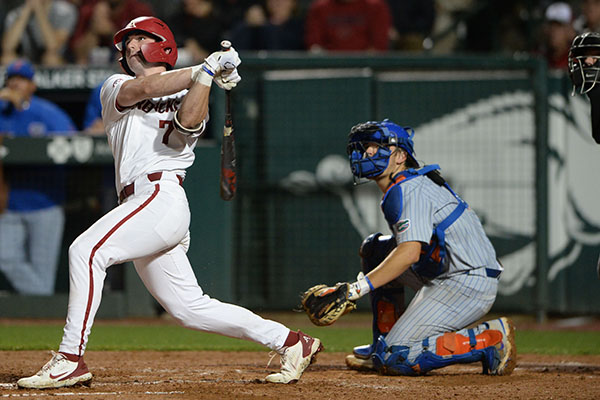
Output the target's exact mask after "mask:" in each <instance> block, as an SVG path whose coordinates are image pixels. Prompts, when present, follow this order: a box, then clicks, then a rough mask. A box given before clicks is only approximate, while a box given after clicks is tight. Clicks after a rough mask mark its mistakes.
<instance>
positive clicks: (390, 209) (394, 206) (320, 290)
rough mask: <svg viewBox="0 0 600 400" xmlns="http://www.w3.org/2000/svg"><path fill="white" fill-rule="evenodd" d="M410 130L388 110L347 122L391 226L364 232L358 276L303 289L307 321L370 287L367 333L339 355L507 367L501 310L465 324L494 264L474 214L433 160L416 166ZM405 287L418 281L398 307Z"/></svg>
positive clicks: (358, 159) (335, 313) (364, 364)
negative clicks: (388, 116)
mask: <svg viewBox="0 0 600 400" xmlns="http://www.w3.org/2000/svg"><path fill="white" fill-rule="evenodd" d="M413 136H414V131H413V130H412V129H410V128H402V127H401V126H399V125H396V124H395V123H393V122H390V121H388V120H383V121H380V122H373V121H371V122H365V123H363V124H359V125H356V126H354V127H353V128H352V130H351V131H350V135H349V141H348V149H347V151H348V157H349V159H350V165H351V168H352V173H353V174H354V177H355V180H357V179H358V178H368V179H370V180H372V181H375V183H376V184H377V185H378V186H379V188H380V189H381V191H382V192H383V193H384V196H383V200H382V203H381V208H382V211H383V213H384V215H385V219H386V220H387V222H388V224H389V226H390V228H391V231H392V233H393V235H391V236H383V235H382V234H381V233H376V234H373V235H371V236H369V237H368V238H366V239H365V240H364V241H363V243H362V246H361V248H360V256H361V259H362V271H361V273H359V275H358V277H357V280H356V282H353V283H338V284H337V285H335V286H333V287H326V286H324V285H318V286H315V287H313V288H311V289H309V290H307V292H306V293H305V294H304V295H303V299H302V304H303V307H304V309H305V310H306V311H307V313H308V315H309V317H310V318H311V320H312V321H313V322H314V323H315V324H317V325H328V324H331V323H333V322H335V321H336V320H337V319H338V318H339V317H340V316H342V315H343V314H344V313H346V312H348V311H351V310H352V309H353V308H354V301H356V300H357V299H359V298H361V297H362V296H364V295H366V294H367V293H369V296H370V300H371V308H372V312H373V342H372V343H371V344H368V345H364V346H358V347H355V348H354V351H353V354H352V355H348V356H347V357H346V364H347V365H348V367H350V368H352V369H357V370H377V371H378V372H379V373H382V374H388V375H421V374H425V373H427V372H428V371H431V370H433V369H437V368H442V367H445V366H447V365H451V364H457V363H472V362H481V363H482V365H483V373H484V374H492V375H508V374H510V373H512V371H513V369H514V368H515V365H516V347H515V342H514V326H513V324H512V322H511V321H510V320H509V319H507V318H505V317H502V318H498V319H494V320H490V321H487V322H484V323H482V324H479V325H474V326H471V325H472V324H474V323H475V322H476V321H478V320H480V319H481V318H482V317H483V316H485V314H486V313H487V312H488V311H489V310H490V308H491V307H492V305H493V304H494V301H495V299H496V293H497V290H498V278H499V276H500V274H501V272H502V266H501V265H500V263H499V262H498V261H497V259H496V252H495V250H494V248H493V246H492V244H491V242H490V241H489V239H488V238H487V236H486V234H485V233H484V230H483V227H482V226H481V223H480V221H479V218H478V217H477V215H475V212H474V211H473V210H471V209H470V208H469V207H468V205H467V203H466V202H465V201H464V200H462V199H461V198H460V197H459V196H458V195H457V194H456V193H455V192H454V191H453V190H452V189H451V188H450V186H449V185H448V184H447V183H446V182H445V181H444V179H443V178H442V176H441V175H440V174H439V172H438V169H439V166H438V165H429V166H424V167H422V168H420V167H419V163H418V162H417V160H416V158H415V153H414V147H413ZM404 287H410V288H412V289H413V290H415V291H416V294H415V297H414V298H413V300H412V301H411V302H410V304H409V305H408V307H406V309H404Z"/></svg>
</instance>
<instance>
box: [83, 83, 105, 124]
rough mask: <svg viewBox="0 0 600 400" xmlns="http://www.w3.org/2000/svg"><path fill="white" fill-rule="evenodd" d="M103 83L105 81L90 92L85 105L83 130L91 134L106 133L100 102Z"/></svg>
mask: <svg viewBox="0 0 600 400" xmlns="http://www.w3.org/2000/svg"><path fill="white" fill-rule="evenodd" d="M103 83H104V81H102V82H100V84H99V85H98V86H96V87H95V88H94V89H93V90H92V91H91V92H90V95H89V97H88V101H87V104H86V105H85V114H84V116H83V130H84V132H86V133H87V134H88V135H91V136H101V135H104V123H103V122H102V103H101V102H100V89H102V84H103Z"/></svg>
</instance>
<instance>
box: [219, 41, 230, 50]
mask: <svg viewBox="0 0 600 400" xmlns="http://www.w3.org/2000/svg"><path fill="white" fill-rule="evenodd" d="M230 48H231V42H230V41H229V40H222V41H221V51H227V50H229V49H230Z"/></svg>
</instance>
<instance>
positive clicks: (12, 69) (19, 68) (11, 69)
mask: <svg viewBox="0 0 600 400" xmlns="http://www.w3.org/2000/svg"><path fill="white" fill-rule="evenodd" d="M34 73H35V71H34V70H33V65H31V63H30V62H29V61H26V60H17V61H14V62H13V63H12V64H10V65H9V66H8V68H6V79H8V78H10V77H13V76H22V77H23V78H27V79H29V80H32V79H33V75H34Z"/></svg>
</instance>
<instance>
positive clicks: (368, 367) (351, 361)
mask: <svg viewBox="0 0 600 400" xmlns="http://www.w3.org/2000/svg"><path fill="white" fill-rule="evenodd" d="M346 365H347V366H348V368H350V369H353V370H355V371H376V369H375V365H373V360H372V359H371V358H367V359H364V358H359V357H356V356H355V355H354V354H349V355H347V356H346Z"/></svg>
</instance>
